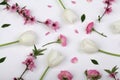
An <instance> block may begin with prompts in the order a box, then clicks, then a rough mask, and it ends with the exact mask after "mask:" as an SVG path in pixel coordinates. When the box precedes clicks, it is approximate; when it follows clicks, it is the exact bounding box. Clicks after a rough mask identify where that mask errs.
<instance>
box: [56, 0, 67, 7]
mask: <svg viewBox="0 0 120 80" xmlns="http://www.w3.org/2000/svg"><path fill="white" fill-rule="evenodd" d="M58 1H59V3H60V4H61V6H62V7H63V9H66V7H65V6H64V4H63V2H62V0H58Z"/></svg>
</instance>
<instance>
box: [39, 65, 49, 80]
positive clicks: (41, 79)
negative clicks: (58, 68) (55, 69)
mask: <svg viewBox="0 0 120 80" xmlns="http://www.w3.org/2000/svg"><path fill="white" fill-rule="evenodd" d="M49 68H50V67H49V66H48V67H47V68H46V69H45V71H44V73H43V74H42V76H41V78H40V80H43V78H44V76H45V74H46V73H47V71H48V69H49Z"/></svg>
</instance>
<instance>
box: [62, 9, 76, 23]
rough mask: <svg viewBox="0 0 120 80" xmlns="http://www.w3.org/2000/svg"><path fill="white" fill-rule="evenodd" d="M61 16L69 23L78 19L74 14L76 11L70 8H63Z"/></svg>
mask: <svg viewBox="0 0 120 80" xmlns="http://www.w3.org/2000/svg"><path fill="white" fill-rule="evenodd" d="M63 17H64V19H65V20H66V21H68V22H69V23H75V22H76V21H77V20H78V16H77V15H76V13H75V12H73V11H72V10H70V9H65V10H64V12H63Z"/></svg>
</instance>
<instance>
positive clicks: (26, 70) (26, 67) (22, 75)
mask: <svg viewBox="0 0 120 80" xmlns="http://www.w3.org/2000/svg"><path fill="white" fill-rule="evenodd" d="M27 70H28V67H26V68H25V70H24V71H23V73H22V74H21V76H20V77H19V79H18V80H21V79H22V77H23V75H24V74H25V72H26V71H27Z"/></svg>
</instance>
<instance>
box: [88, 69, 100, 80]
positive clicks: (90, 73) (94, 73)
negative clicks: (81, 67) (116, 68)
mask: <svg viewBox="0 0 120 80" xmlns="http://www.w3.org/2000/svg"><path fill="white" fill-rule="evenodd" d="M86 76H87V78H88V79H100V78H101V74H100V73H99V71H97V70H86Z"/></svg>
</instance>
